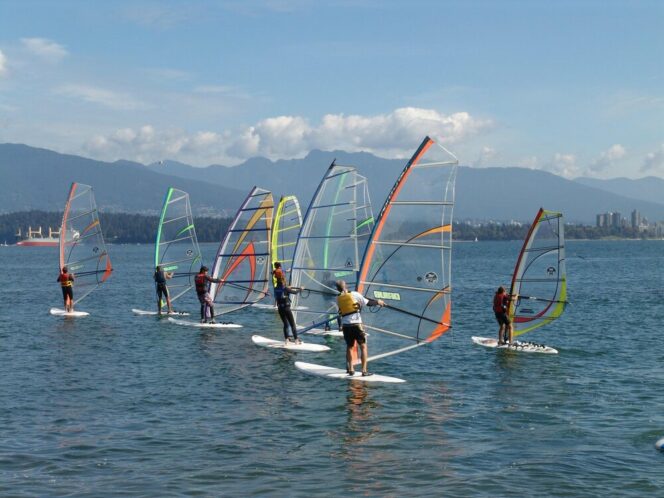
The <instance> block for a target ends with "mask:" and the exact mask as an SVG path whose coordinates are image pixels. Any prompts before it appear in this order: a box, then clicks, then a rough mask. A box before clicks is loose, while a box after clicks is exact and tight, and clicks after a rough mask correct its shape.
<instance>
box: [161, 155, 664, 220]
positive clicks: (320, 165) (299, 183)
mask: <svg viewBox="0 0 664 498" xmlns="http://www.w3.org/2000/svg"><path fill="white" fill-rule="evenodd" d="M333 160H336V163H337V164H343V165H352V166H356V167H357V168H358V170H359V171H360V173H361V174H363V175H365V176H366V177H367V178H368V179H369V188H370V191H371V199H372V203H373V208H374V213H377V212H378V211H379V210H380V208H381V206H382V203H383V201H384V199H385V197H386V195H387V193H388V192H389V190H390V189H391V188H392V185H393V183H394V181H395V180H396V178H397V176H398V175H399V173H400V172H401V170H402V169H403V167H404V166H405V164H406V162H407V160H406V159H383V158H380V157H376V156H374V155H372V154H369V153H366V152H359V153H348V152H344V151H331V152H326V151H320V150H314V151H311V152H310V153H309V154H308V155H307V156H306V157H304V158H302V159H289V160H278V161H274V162H273V161H270V160H268V159H265V158H262V157H260V158H252V159H249V160H247V161H245V162H244V163H242V164H240V165H238V166H233V167H227V166H221V165H212V166H208V167H206V168H195V167H192V166H188V165H186V164H182V163H178V162H174V161H164V162H163V163H161V164H157V163H155V164H151V165H149V166H148V167H149V168H150V169H152V170H158V171H162V172H164V173H168V174H171V175H175V176H182V177H184V178H198V179H201V180H205V181H208V182H212V183H218V184H220V185H233V186H234V187H241V188H249V187H250V186H251V185H253V184H254V182H256V181H257V180H256V179H257V178H259V179H260V185H261V186H263V187H264V188H267V189H271V190H272V191H273V192H274V193H275V197H278V196H279V195H285V194H290V193H294V194H295V195H297V196H298V198H299V199H300V203H301V205H302V206H303V207H304V206H306V205H308V203H309V201H310V200H311V196H312V195H313V192H314V190H315V189H316V187H317V185H318V182H319V181H320V178H321V177H322V176H323V174H324V173H325V170H326V169H327V167H328V166H329V165H330V164H331V163H332V161H333ZM662 182H664V180H662ZM539 207H545V208H547V209H553V210H559V211H563V212H564V213H565V217H566V219H567V220H568V221H572V222H580V223H594V221H595V215H596V214H598V213H603V212H606V211H613V212H620V213H622V214H623V216H625V217H628V215H629V213H630V212H631V211H632V210H634V209H637V210H639V211H641V212H642V213H643V214H645V215H647V217H648V218H649V219H650V220H651V221H655V220H664V199H663V200H662V202H660V203H658V202H653V201H651V200H647V199H639V198H631V197H628V196H626V195H624V194H623V195H621V194H620V193H616V192H609V191H607V190H606V189H604V188H599V187H596V186H592V185H584V184H583V183H582V182H576V181H572V180H567V179H565V178H562V177H559V176H556V175H554V174H552V173H548V172H546V171H541V170H532V169H526V168H516V167H511V168H510V167H506V168H503V167H500V168H497V167H493V168H470V167H464V166H462V167H460V168H459V172H458V176H457V184H456V206H455V219H476V220H496V221H508V220H518V221H523V222H528V221H530V219H531V218H532V217H534V216H535V213H536V212H537V209H538V208H539Z"/></svg>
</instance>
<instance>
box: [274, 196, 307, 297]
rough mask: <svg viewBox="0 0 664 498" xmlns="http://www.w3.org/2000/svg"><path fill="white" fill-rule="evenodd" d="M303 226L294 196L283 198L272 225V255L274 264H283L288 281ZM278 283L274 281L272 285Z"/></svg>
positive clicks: (298, 204)
mask: <svg viewBox="0 0 664 498" xmlns="http://www.w3.org/2000/svg"><path fill="white" fill-rule="evenodd" d="M301 226H302V212H301V211H300V203H299V202H298V201H297V197H295V196H294V195H288V196H285V197H282V198H281V199H280V200H279V205H278V206H277V209H276V211H275V213H274V222H273V224H272V241H271V244H270V255H271V257H272V263H276V262H277V261H278V262H279V263H281V269H282V270H283V271H284V274H285V275H286V281H288V280H290V274H291V268H292V266H293V254H294V253H295V245H296V244H297V237H298V235H299V234H300V227H301ZM276 284H277V282H276V281H275V280H274V278H273V279H272V285H273V286H275V285H276Z"/></svg>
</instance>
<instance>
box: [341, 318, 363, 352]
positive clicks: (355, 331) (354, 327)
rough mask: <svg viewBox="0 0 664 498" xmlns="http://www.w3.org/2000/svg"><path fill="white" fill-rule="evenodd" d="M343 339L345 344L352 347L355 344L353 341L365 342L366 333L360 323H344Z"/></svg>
mask: <svg viewBox="0 0 664 498" xmlns="http://www.w3.org/2000/svg"><path fill="white" fill-rule="evenodd" d="M343 331H344V339H345V341H346V346H348V347H349V348H352V347H353V346H355V341H357V343H358V344H364V343H365V342H367V334H366V333H365V332H364V328H362V324H361V323H353V324H351V325H344V326H343Z"/></svg>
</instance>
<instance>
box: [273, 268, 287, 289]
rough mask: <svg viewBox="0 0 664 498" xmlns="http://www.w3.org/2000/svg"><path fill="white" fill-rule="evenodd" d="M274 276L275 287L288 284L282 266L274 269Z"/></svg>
mask: <svg viewBox="0 0 664 498" xmlns="http://www.w3.org/2000/svg"><path fill="white" fill-rule="evenodd" d="M272 277H273V278H274V281H275V284H276V285H275V287H285V285H286V277H285V275H284V271H283V270H282V269H281V268H277V269H276V270H273V271H272Z"/></svg>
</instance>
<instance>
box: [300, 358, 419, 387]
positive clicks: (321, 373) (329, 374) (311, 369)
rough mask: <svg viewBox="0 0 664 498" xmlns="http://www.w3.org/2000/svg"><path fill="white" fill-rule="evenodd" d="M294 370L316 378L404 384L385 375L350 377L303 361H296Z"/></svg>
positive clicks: (338, 371) (395, 378)
mask: <svg viewBox="0 0 664 498" xmlns="http://www.w3.org/2000/svg"><path fill="white" fill-rule="evenodd" d="M295 368H297V369H298V370H301V371H302V372H304V373H306V374H309V375H315V376H317V377H325V378H327V379H342V380H359V381H362V382H386V383H390V384H400V383H402V382H406V381H405V380H403V379H398V378H397V377H388V376H387V375H378V374H373V375H369V376H367V377H363V376H362V373H361V372H355V375H353V376H350V375H348V374H347V373H346V371H345V370H342V369H340V368H333V367H326V366H324V365H314V364H313V363H305V362H303V361H296V362H295Z"/></svg>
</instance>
